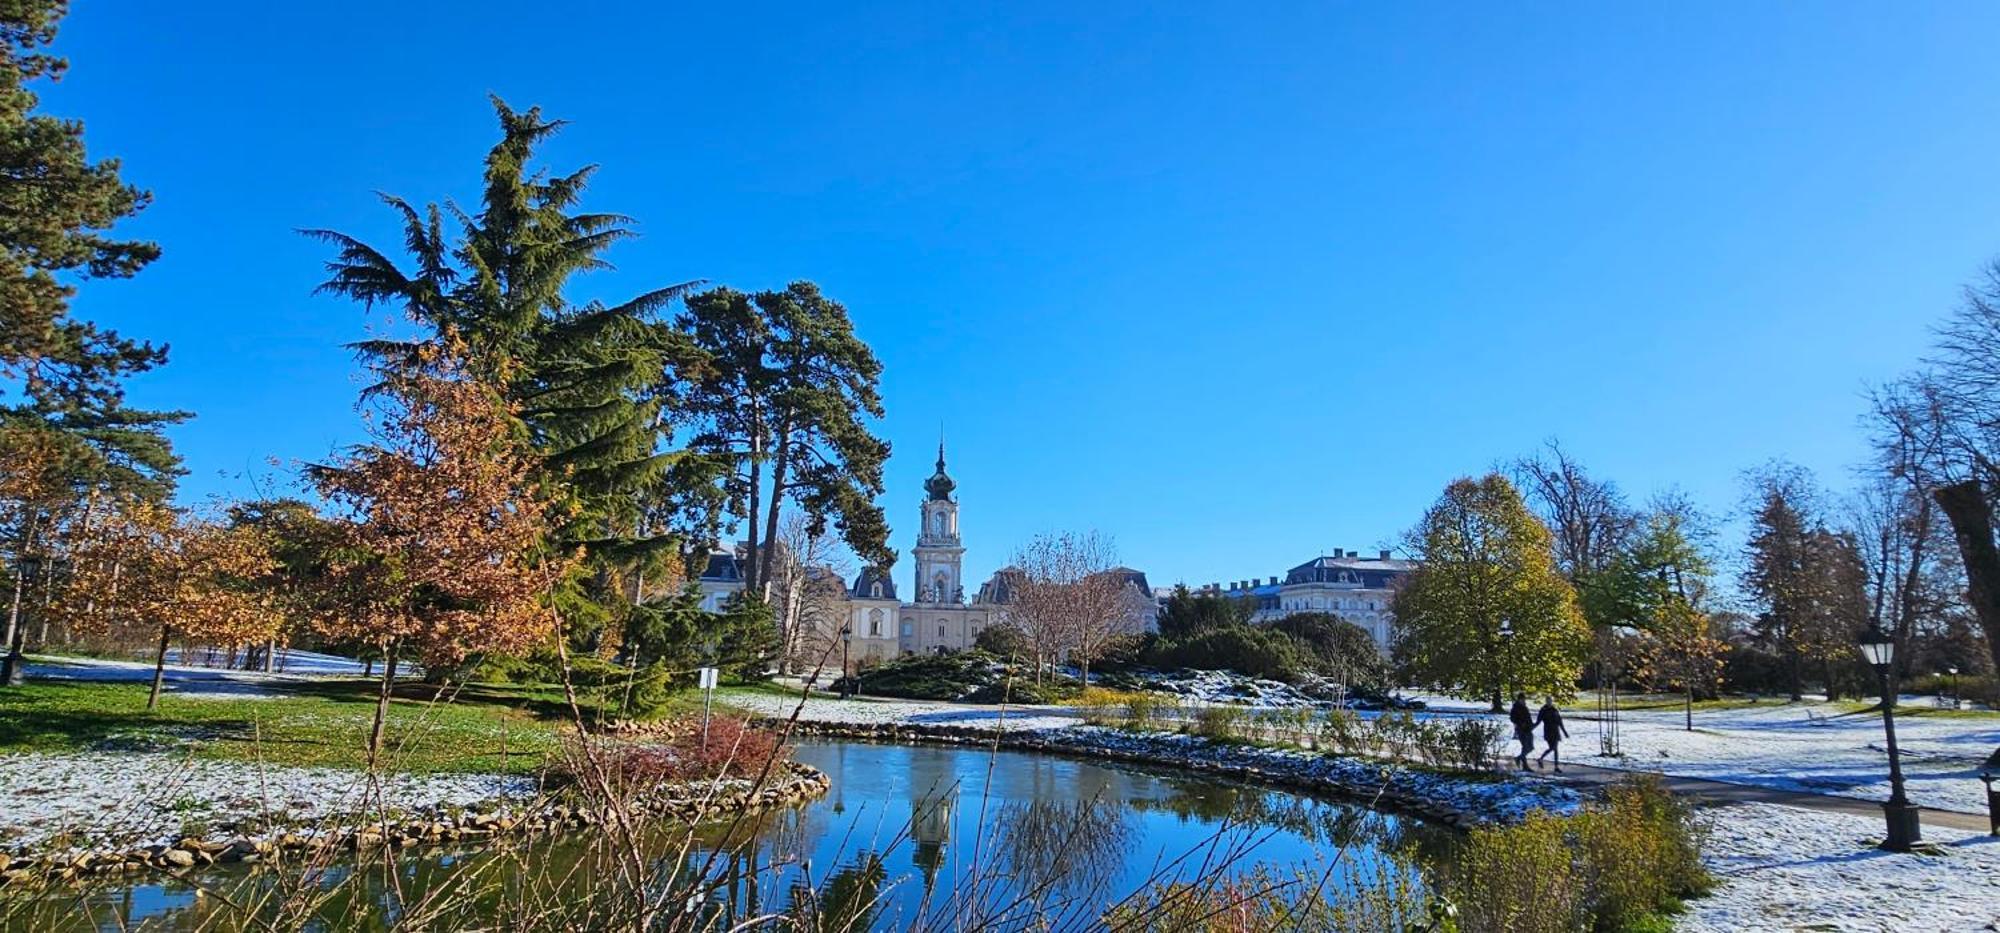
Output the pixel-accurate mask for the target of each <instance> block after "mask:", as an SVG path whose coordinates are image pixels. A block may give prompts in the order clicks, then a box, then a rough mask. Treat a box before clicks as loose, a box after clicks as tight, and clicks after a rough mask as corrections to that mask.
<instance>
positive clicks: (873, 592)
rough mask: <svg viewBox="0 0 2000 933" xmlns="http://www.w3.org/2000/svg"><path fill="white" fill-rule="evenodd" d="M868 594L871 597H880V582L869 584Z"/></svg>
mask: <svg viewBox="0 0 2000 933" xmlns="http://www.w3.org/2000/svg"><path fill="white" fill-rule="evenodd" d="M868 595H870V596H872V597H874V598H876V599H881V598H882V584H880V583H877V584H875V585H874V586H871V587H869V588H868Z"/></svg>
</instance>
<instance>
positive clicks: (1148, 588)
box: [1104, 567, 1153, 596]
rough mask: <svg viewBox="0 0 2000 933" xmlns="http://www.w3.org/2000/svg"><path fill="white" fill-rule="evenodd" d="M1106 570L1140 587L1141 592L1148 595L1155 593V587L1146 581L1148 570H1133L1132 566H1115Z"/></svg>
mask: <svg viewBox="0 0 2000 933" xmlns="http://www.w3.org/2000/svg"><path fill="white" fill-rule="evenodd" d="M1104 572H1105V573H1107V574H1110V575H1112V576H1114V577H1117V578H1119V579H1121V580H1124V581H1125V582H1126V583H1129V584H1131V585H1133V586H1136V587H1138V588H1139V592H1141V593H1145V594H1147V595H1148V596H1150V595H1152V593H1153V587H1152V585H1151V584H1148V583H1147V582H1146V572H1145V571H1143V570H1133V569H1132V568H1130V567H1113V568H1111V569H1110V570H1106V571H1104Z"/></svg>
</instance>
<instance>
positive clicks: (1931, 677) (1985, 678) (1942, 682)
mask: <svg viewBox="0 0 2000 933" xmlns="http://www.w3.org/2000/svg"><path fill="white" fill-rule="evenodd" d="M1904 689H1905V690H1907V691H1908V692H1910V693H1917V694H1929V695H1932V696H1940V697H1949V696H1955V697H1958V698H1959V699H1961V700H1964V701H1965V702H1967V703H1976V704H1978V705H1980V706H1984V707H1987V708H1988V709H2000V677H1993V676H1992V675H1988V674H1958V675H1955V676H1954V675H1947V674H1925V675H1923V676H1920V677H1917V678H1914V679H1912V680H1911V681H1910V684H1909V686H1908V687H1905V688H1904Z"/></svg>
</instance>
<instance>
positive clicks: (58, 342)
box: [0, 0, 164, 395]
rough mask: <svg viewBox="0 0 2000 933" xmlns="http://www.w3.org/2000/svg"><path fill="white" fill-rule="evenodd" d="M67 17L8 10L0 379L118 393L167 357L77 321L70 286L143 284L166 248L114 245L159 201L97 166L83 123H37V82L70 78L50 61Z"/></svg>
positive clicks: (3, 49) (107, 163)
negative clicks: (138, 280)
mask: <svg viewBox="0 0 2000 933" xmlns="http://www.w3.org/2000/svg"><path fill="white" fill-rule="evenodd" d="M67 8H68V4H67V3H66V2H63V0H14V2H9V3H5V4H0V372H5V374H6V375H7V376H9V377H10V378H18V379H22V380H26V381H29V382H30V383H47V384H52V385H54V386H56V387H57V388H56V389H55V390H54V391H56V392H57V394H61V395H74V394H79V393H82V392H86V391H91V390H102V389H103V388H104V387H105V386H106V385H115V382H116V379H117V377H118V376H119V375H121V374H122V373H123V372H124V371H129V370H132V369H144V368H146V367H147V366H150V365H154V364H156V363H158V362H159V361H160V359H161V358H162V355H163V352H164V351H160V350H156V349H154V348H152V347H150V346H147V345H145V344H140V343H134V342H131V341H127V340H123V339H121V338H120V337H119V336H118V335H117V334H115V333H112V332H110V331H104V330H99V329H98V328H96V327H93V326H92V325H90V324H88V323H84V322H81V321H73V320H70V319H69V317H68V315H69V300H70V298H71V296H73V295H74V294H75V291H76V289H75V286H74V285H73V284H71V283H70V281H69V280H73V279H77V278H118V277H124V276H129V275H132V274H133V273H135V272H137V271H139V269H141V268H142V267H144V266H145V265H146V264H147V263H149V262H152V261H153V260H154V259H155V258H158V256H159V255H160V249H159V247H158V246H156V245H154V244H152V243H146V242H141V241H136V240H119V239H114V238H112V237H110V236H109V235H107V232H106V231H108V230H109V229H110V228H111V227H112V226H113V225H114V224H116V223H117V222H118V221H120V220H122V219H124V218H126V217H130V216H132V215H133V214H136V213H138V212H139V211H140V209H142V208H144V207H145V206H146V203H147V201H148V200H150V196H149V195H148V194H146V192H144V191H141V190H139V189H138V188H135V187H133V186H131V185H128V184H126V183H125V182H124V180H122V179H121V178H119V176H118V168H119V166H118V161H117V160H116V159H106V160H103V161H99V162H92V161H90V158H89V157H88V155H86V154H85V152H84V145H83V123H82V122H81V121H78V120H71V119H63V118H60V117H55V116H50V115H48V114H44V113H36V112H34V111H35V109H36V107H37V106H38V105H39V104H40V100H39V98H37V96H36V94H35V92H34V91H33V90H31V89H30V88H29V84H30V82H33V81H37V80H51V81H53V80H56V79H58V78H60V77H61V76H62V74H63V72H64V71H65V70H67V69H68V67H69V63H68V62H67V61H66V60H64V59H62V58H59V57H56V56H54V55H51V54H49V52H48V50H47V49H48V45H49V43H50V42H51V41H53V40H54V39H55V34H56V23H57V21H58V20H60V19H61V18H62V16H63V14H64V13H65V12H67Z"/></svg>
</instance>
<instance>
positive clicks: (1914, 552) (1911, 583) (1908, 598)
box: [1892, 502, 1931, 680]
mask: <svg viewBox="0 0 2000 933" xmlns="http://www.w3.org/2000/svg"><path fill="white" fill-rule="evenodd" d="M1918 509H1919V511H1918V513H1917V520H1916V523H1915V524H1916V527H1914V528H1912V529H1911V530H1910V565H1909V566H1908V567H1907V568H1905V569H1904V571H1903V591H1902V592H1901V593H1898V594H1897V599H1896V622H1895V625H1894V627H1893V628H1892V631H1893V632H1894V633H1895V638H1896V673H1897V676H1898V679H1899V680H1902V679H1907V678H1908V677H1909V675H1910V664H1911V663H1912V662H1913V661H1915V660H1916V657H1915V654H1916V652H1914V651H1911V650H1910V648H1911V644H1910V641H1911V638H1912V636H1914V635H1915V634H1916V630H1917V587H1918V586H1919V585H1921V584H1922V580H1923V568H1924V541H1925V539H1927V538H1929V537H1930V530H1931V518H1930V511H1931V510H1930V503H1929V502H1924V503H1923V504H1922V505H1921V506H1919V507H1918Z"/></svg>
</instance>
